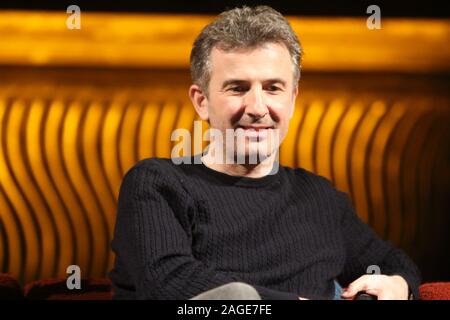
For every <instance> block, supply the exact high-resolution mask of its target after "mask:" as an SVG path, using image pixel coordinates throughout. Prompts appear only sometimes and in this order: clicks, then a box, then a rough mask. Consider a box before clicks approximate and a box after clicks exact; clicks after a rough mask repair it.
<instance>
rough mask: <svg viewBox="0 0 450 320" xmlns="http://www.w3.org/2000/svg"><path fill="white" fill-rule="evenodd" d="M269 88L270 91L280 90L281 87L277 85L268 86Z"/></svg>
mask: <svg viewBox="0 0 450 320" xmlns="http://www.w3.org/2000/svg"><path fill="white" fill-rule="evenodd" d="M267 90H268V91H279V90H280V88H279V87H277V86H268V87H267Z"/></svg>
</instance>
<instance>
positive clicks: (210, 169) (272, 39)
mask: <svg viewBox="0 0 450 320" xmlns="http://www.w3.org/2000/svg"><path fill="white" fill-rule="evenodd" d="M301 55H302V49H301V46H300V43H299V41H298V39H297V37H296V35H295V33H294V32H293V30H292V29H291V27H290V25H289V23H288V22H287V21H286V20H285V19H284V18H283V17H282V15H281V14H280V13H278V12H277V11H275V10H273V9H271V8H269V7H266V6H259V7H256V8H248V7H243V8H236V9H233V10H230V11H226V12H224V13H222V14H221V15H220V16H219V17H218V19H217V20H215V21H214V22H212V23H211V24H209V25H208V26H206V27H205V28H204V29H203V31H202V32H201V34H200V35H199V36H198V37H197V39H196V41H195V43H194V47H193V49H192V53H191V74H192V78H193V85H192V86H191V87H190V89H189V95H190V98H191V100H192V102H193V105H194V107H195V109H196V111H197V113H198V114H199V116H200V117H201V119H202V120H205V121H208V123H209V125H210V127H211V128H214V129H215V130H218V131H219V132H221V133H223V135H224V136H226V133H227V130H228V131H229V130H230V129H232V130H233V132H237V133H240V135H241V136H240V137H239V136H238V135H236V136H234V137H233V140H232V141H233V143H232V144H231V145H229V144H228V145H226V144H225V141H226V140H227V139H214V140H212V142H211V144H210V146H209V149H208V150H210V152H206V153H205V154H204V155H201V154H200V155H196V156H194V157H192V160H195V161H193V162H194V163H193V164H189V163H182V164H179V165H177V164H175V163H178V162H177V161H173V162H172V161H171V160H170V159H157V158H152V159H145V160H142V161H140V162H139V163H138V164H136V165H135V166H134V167H133V168H132V169H131V170H130V171H129V172H128V173H127V174H126V176H125V178H124V180H123V183H122V186H121V190H120V196H119V207H118V213H117V221H116V229H115V234H114V240H113V242H112V247H113V250H114V251H115V253H116V262H115V266H114V269H113V270H112V271H111V273H110V277H111V279H112V281H113V284H114V288H115V297H116V298H119V299H135V298H136V299H191V298H194V299H220V298H224V299H240V298H244V299H259V298H261V299H302V298H307V299H331V298H339V297H340V295H341V293H342V297H344V298H352V297H355V295H356V294H357V293H358V292H361V291H365V292H367V293H369V294H371V295H375V296H377V297H378V299H407V298H409V297H411V294H412V296H413V297H418V286H419V283H420V276H419V272H418V270H417V268H416V266H415V265H414V263H413V262H412V261H411V260H410V259H409V258H408V257H407V256H406V255H405V254H404V253H403V252H401V251H400V250H398V249H396V248H393V247H392V246H391V245H390V244H389V243H387V242H385V241H382V240H381V239H380V238H378V237H377V236H376V234H375V233H374V232H373V231H372V230H371V229H370V228H369V227H368V226H366V225H365V224H364V223H363V222H361V220H359V219H358V217H357V215H356V213H355V212H354V210H353V208H352V206H351V204H350V201H349V199H348V198H347V196H346V195H345V194H344V193H342V192H339V191H337V190H336V189H334V188H333V186H332V185H331V184H330V183H329V182H328V181H327V180H326V179H324V178H322V177H319V176H316V175H314V174H312V173H310V172H307V171H306V170H303V169H291V168H287V167H283V166H279V165H278V162H277V159H276V156H277V148H278V146H279V144H280V143H281V142H282V141H283V139H284V137H285V136H286V133H287V130H288V126H289V120H290V119H291V117H292V115H293V112H294V106H295V99H296V97H297V93H298V80H299V78H300V60H301ZM242 135H243V140H242V139H241V138H242ZM239 147H240V148H239ZM212 150H216V153H215V154H217V150H219V151H220V150H222V151H225V152H224V155H225V156H224V157H225V159H226V160H225V161H220V157H219V158H218V157H217V156H215V155H213V152H212ZM230 150H232V152H229V151H230ZM261 150H263V152H261ZM219 153H220V152H219ZM255 154H257V155H256V157H255ZM218 159H219V160H218ZM222 159H223V158H222ZM237 159H241V160H242V159H244V161H237ZM252 159H253V160H254V159H256V161H251V160H252ZM174 162H175V163H174ZM188 162H189V161H188ZM196 163H198V164H196ZM370 266H376V267H378V268H380V271H381V274H378V275H368V274H366V270H367V268H369V267H370ZM340 285H342V286H346V287H347V289H346V290H345V291H344V292H340V291H339V288H340Z"/></svg>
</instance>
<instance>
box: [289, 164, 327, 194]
mask: <svg viewBox="0 0 450 320" xmlns="http://www.w3.org/2000/svg"><path fill="white" fill-rule="evenodd" d="M280 167H281V169H282V170H283V171H284V172H285V174H286V176H287V177H289V178H290V179H292V180H294V182H295V183H301V184H310V185H312V186H318V187H322V188H325V189H327V190H330V189H333V190H334V186H333V183H332V182H331V181H330V180H329V179H328V178H326V177H324V176H322V175H319V174H317V173H314V172H311V171H309V170H307V169H304V168H302V167H297V168H292V167H289V166H280Z"/></svg>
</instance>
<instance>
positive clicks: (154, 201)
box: [113, 163, 298, 299]
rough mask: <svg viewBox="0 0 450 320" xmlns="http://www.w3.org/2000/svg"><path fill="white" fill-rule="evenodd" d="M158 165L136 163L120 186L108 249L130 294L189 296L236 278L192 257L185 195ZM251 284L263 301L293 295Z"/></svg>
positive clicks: (166, 296) (141, 296)
mask: <svg viewBox="0 0 450 320" xmlns="http://www.w3.org/2000/svg"><path fill="white" fill-rule="evenodd" d="M163 169H164V168H162V167H161V165H158V164H156V163H151V165H150V166H149V165H146V166H138V165H137V166H135V167H134V168H133V169H131V170H130V171H129V172H128V173H127V174H126V176H125V177H124V179H123V181H122V185H121V189H120V194H119V204H118V211H117V218H116V226H115V233H114V240H113V249H114V251H115V253H116V254H117V256H118V257H120V260H121V262H122V264H123V265H124V267H125V269H126V272H127V274H128V275H129V276H130V278H131V281H132V282H133V284H134V287H135V290H136V298H137V299H190V298H192V297H194V296H196V295H198V294H200V293H202V292H204V291H207V290H210V289H213V288H215V287H218V286H221V285H223V284H226V283H230V282H234V281H240V279H236V278H235V277H233V276H231V275H229V274H227V273H225V272H218V271H215V270H214V269H213V268H211V267H210V266H208V265H207V264H205V263H203V262H202V261H199V260H197V259H196V258H195V257H194V255H193V252H192V247H191V243H192V239H191V237H190V235H189V232H190V231H189V227H190V226H189V222H188V221H187V218H186V217H185V213H184V212H183V211H185V209H186V204H187V203H188V202H189V201H188V199H187V197H188V196H187V195H186V194H183V192H182V190H181V189H182V188H181V187H180V186H179V185H177V181H176V179H175V177H173V176H172V177H170V174H168V172H165V170H163ZM177 186H178V187H179V188H178V187H177ZM174 190H176V192H175V191H174ZM180 190H181V191H180ZM249 284H250V285H251V283H249ZM255 288H256V289H257V291H258V293H259V294H260V296H261V297H262V298H263V299H288V298H290V299H298V297H297V295H295V294H292V293H284V292H279V291H276V290H271V289H267V288H262V287H257V286H255Z"/></svg>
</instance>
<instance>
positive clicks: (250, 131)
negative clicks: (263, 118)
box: [237, 125, 274, 139]
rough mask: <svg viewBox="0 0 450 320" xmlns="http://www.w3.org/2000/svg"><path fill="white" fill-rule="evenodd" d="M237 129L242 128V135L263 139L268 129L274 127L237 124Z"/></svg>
mask: <svg viewBox="0 0 450 320" xmlns="http://www.w3.org/2000/svg"><path fill="white" fill-rule="evenodd" d="M237 129H242V130H244V135H245V136H246V137H247V138H250V139H255V138H258V139H265V138H266V137H267V136H268V133H269V129H274V127H273V126H267V125H249V126H238V127H237ZM238 132H239V130H238Z"/></svg>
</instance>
